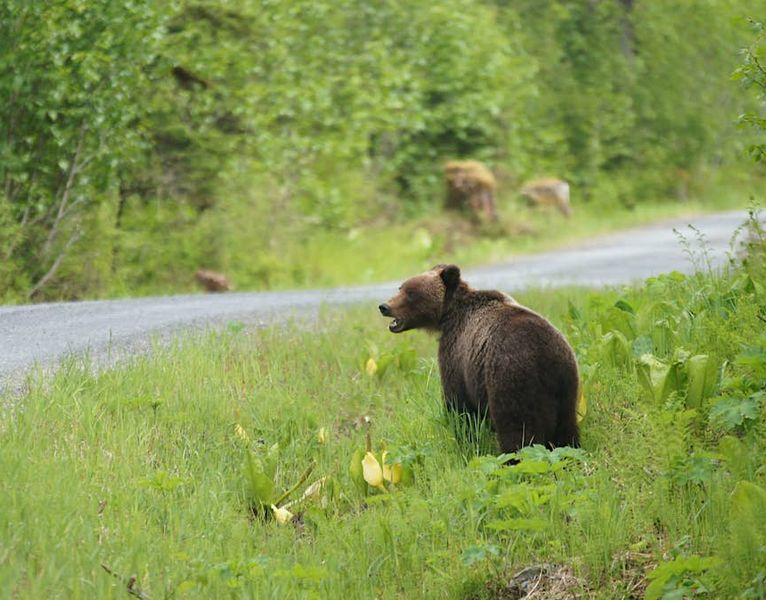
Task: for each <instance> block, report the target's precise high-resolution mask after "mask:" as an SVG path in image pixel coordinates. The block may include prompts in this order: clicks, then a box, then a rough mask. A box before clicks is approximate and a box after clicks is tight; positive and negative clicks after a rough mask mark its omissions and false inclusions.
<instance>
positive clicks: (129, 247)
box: [0, 0, 766, 301]
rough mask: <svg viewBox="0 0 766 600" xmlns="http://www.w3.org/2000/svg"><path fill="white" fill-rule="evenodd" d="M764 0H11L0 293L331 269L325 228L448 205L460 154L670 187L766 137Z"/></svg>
mask: <svg viewBox="0 0 766 600" xmlns="http://www.w3.org/2000/svg"><path fill="white" fill-rule="evenodd" d="M747 4H748V6H746V7H743V5H742V3H741V2H738V1H736V0H699V1H695V2H689V1H684V0H678V1H663V2H656V1H655V2H653V1H650V0H644V1H641V0H515V1H511V0H495V1H494V2H492V1H489V0H487V1H484V2H479V1H469V0H444V1H441V2H430V1H428V2H426V1H422V0H407V1H406V2H405V1H399V0H391V1H387V2H379V3H378V2H375V3H370V2H366V1H364V2H362V1H358V0H338V1H336V0H332V1H331V0H327V1H325V0H305V1H304V0H289V1H279V0H273V1H268V0H242V1H240V2H231V1H227V0H173V1H171V0H166V1H164V2H150V1H148V0H131V1H126V2H112V1H110V0H65V1H61V2H56V3H46V2H28V1H27V0H5V1H4V2H3V3H2V4H0V301H2V300H4V301H19V300H25V299H33V300H43V299H50V298H81V297H99V296H105V295H120V294H126V293H150V292H155V293H156V292H161V291H178V290H184V289H191V287H192V286H193V279H192V274H193V273H194V271H195V270H196V269H197V268H200V267H207V268H214V269H219V270H222V271H224V272H226V273H227V274H230V275H233V276H234V279H235V280H236V281H237V283H238V285H239V286H240V287H252V288H266V287H270V286H274V285H311V284H316V283H317V282H321V281H322V279H321V274H317V273H315V272H313V271H311V270H310V269H308V268H307V267H306V266H305V265H304V264H303V263H302V261H301V260H300V256H301V252H302V251H303V252H309V251H310V250H309V249H308V246H306V244H307V243H308V241H309V240H311V239H312V237H314V236H316V235H319V234H320V233H321V234H323V235H339V236H343V235H345V236H348V235H349V232H354V231H357V230H358V229H357V228H359V227H364V226H368V227H370V226H373V225H374V226H375V227H386V226H388V225H392V224H396V223H398V222H402V221H408V220H413V219H418V218H423V217H424V216H427V215H433V214H436V213H438V211H440V210H441V207H442V202H443V196H444V193H443V184H442V180H441V169H442V164H443V162H444V161H445V160H447V159H452V158H473V159H479V160H482V161H484V162H485V163H486V164H488V165H489V166H490V167H491V168H492V169H493V171H494V172H495V174H496V175H497V177H498V179H499V181H500V183H501V186H502V187H503V189H506V190H513V189H517V188H518V185H519V184H520V183H521V182H522V181H523V180H524V179H526V178H528V177H533V176H539V175H541V174H552V175H556V176H558V177H563V178H566V179H567V180H568V181H570V182H571V183H572V186H573V188H576V189H578V190H582V193H581V196H580V198H579V201H580V202H582V203H591V204H594V205H598V206H599V207H602V208H603V210H604V211H611V210H615V211H616V210H630V209H631V208H632V207H635V206H636V205H640V204H641V203H645V202H657V201H669V202H670V201H672V202H677V201H679V197H680V196H685V195H686V193H687V192H686V188H688V187H689V186H691V187H693V185H694V182H695V181H699V180H701V179H702V177H703V174H704V173H708V172H710V171H711V170H726V169H729V170H731V171H732V172H736V170H737V168H738V165H744V164H745V161H746V160H747V157H746V150H747V149H748V147H749V148H750V150H751V153H755V154H758V152H760V150H761V147H760V146H758V144H757V143H756V142H757V139H756V140H755V141H753V140H749V139H748V134H746V133H745V134H743V133H742V132H741V131H738V130H737V128H738V127H739V126H741V125H742V123H748V122H750V123H753V122H755V123H756V124H758V123H759V121H758V119H759V117H758V116H757V111H756V109H757V106H758V104H757V102H758V99H757V98H755V97H753V96H752V95H750V94H748V93H747V92H746V91H744V90H743V89H742V86H739V85H737V83H735V82H733V81H732V73H733V72H735V69H737V67H738V66H741V65H742V64H743V57H742V54H741V49H742V48H743V47H746V46H747V45H748V43H749V42H750V41H752V39H753V37H754V34H753V32H752V31H751V30H750V28H751V27H752V23H749V22H748V20H747V17H748V16H753V17H757V16H759V15H762V14H763V13H764V9H766V0H756V1H753V2H749V3H747ZM749 56H750V58H752V56H753V55H752V54H751V55H749ZM748 64H749V68H751V69H755V70H756V71H758V69H759V68H760V65H759V63H758V61H757V57H756V60H755V62H753V61H752V60H751V61H750V62H749V63H748ZM747 73H748V71H747V70H742V69H740V71H738V76H739V77H741V78H742V77H744V78H745V79H747ZM739 115H746V116H744V117H741V118H740V119H739V120H738V118H737V117H738V116H739ZM747 115H749V116H747ZM742 169H745V167H744V166H742ZM747 169H749V170H751V171H752V170H753V167H752V165H749V166H748V167H747ZM681 188H683V190H684V191H683V192H682V193H681V192H679V189H681ZM680 199H683V198H680ZM744 201H745V199H743V202H744Z"/></svg>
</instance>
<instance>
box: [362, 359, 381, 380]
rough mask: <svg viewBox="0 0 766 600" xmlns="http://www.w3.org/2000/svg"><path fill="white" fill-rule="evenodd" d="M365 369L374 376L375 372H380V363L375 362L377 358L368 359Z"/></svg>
mask: <svg viewBox="0 0 766 600" xmlns="http://www.w3.org/2000/svg"><path fill="white" fill-rule="evenodd" d="M364 370H365V371H367V374H368V375H369V376H370V377H372V376H373V375H375V373H377V372H378V363H376V362H375V359H374V358H372V357H370V358H369V359H368V360H367V364H366V365H365V366H364Z"/></svg>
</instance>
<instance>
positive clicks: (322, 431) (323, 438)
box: [317, 427, 327, 444]
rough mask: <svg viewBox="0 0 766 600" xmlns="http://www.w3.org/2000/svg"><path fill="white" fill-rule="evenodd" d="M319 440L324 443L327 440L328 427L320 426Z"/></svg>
mask: <svg viewBox="0 0 766 600" xmlns="http://www.w3.org/2000/svg"><path fill="white" fill-rule="evenodd" d="M317 441H318V442H319V443H320V444H324V443H325V442H326V441H327V427H320V428H319V431H318V432H317Z"/></svg>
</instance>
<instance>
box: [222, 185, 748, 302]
mask: <svg viewBox="0 0 766 600" xmlns="http://www.w3.org/2000/svg"><path fill="white" fill-rule="evenodd" d="M759 185H760V184H756V183H755V180H753V179H752V178H750V177H748V176H747V175H745V174H741V173H739V174H738V173H736V172H733V171H721V172H718V171H711V172H709V173H707V174H706V175H705V176H704V177H702V176H701V178H700V180H699V181H697V182H696V185H695V187H694V188H693V189H692V191H691V194H690V197H689V200H688V201H686V202H679V201H678V200H677V199H674V198H668V199H663V200H659V201H655V202H649V201H644V202H640V203H637V204H636V205H635V206H634V207H632V208H630V209H628V208H625V207H624V206H623V205H621V204H620V203H619V202H618V201H617V200H615V198H614V195H615V194H616V193H617V192H616V191H615V190H614V189H609V190H593V197H592V198H591V199H590V200H589V201H587V202H586V201H584V200H583V199H581V198H579V197H577V196H576V195H575V197H573V205H574V207H575V208H574V215H573V217H572V218H571V219H566V218H564V217H563V216H562V215H560V214H558V213H557V212H555V211H552V210H544V209H536V210H531V209H529V208H527V207H526V206H524V205H523V204H522V202H521V201H520V200H519V198H517V197H516V196H514V195H513V194H509V193H505V194H501V195H500V197H499V198H498V210H499V222H498V223H497V224H496V225H495V226H489V227H488V226H483V227H482V226H475V225H471V224H470V223H469V222H468V221H466V219H465V218H462V217H459V216H457V215H451V214H443V213H440V214H432V215H429V216H425V217H421V218H417V219H412V220H407V221H406V222H403V223H398V224H387V225H381V224H380V223H375V224H373V225H370V226H367V227H364V226H361V227H358V228H354V229H352V230H350V231H348V232H343V231H327V230H323V229H320V228H317V229H315V230H313V231H308V232H305V235H303V236H301V237H300V239H293V240H291V241H285V243H284V244H282V245H281V246H280V250H279V255H278V257H275V258H274V260H273V261H271V262H270V263H268V264H267V265H266V266H265V267H264V269H265V270H266V271H268V276H267V278H268V286H270V287H273V288H284V287H296V286H298V287H317V286H337V285H347V284H363V283H375V282H379V281H386V280H396V279H401V278H403V277H407V276H409V275H411V274H412V273H418V272H421V271H423V270H425V269H428V268H430V267H432V266H433V265H434V264H437V263H440V262H453V263H457V264H460V265H461V266H464V267H468V266H474V265H479V264H487V263H492V262H498V261H502V260H507V259H508V258H509V257H511V256H514V255H517V254H523V253H531V252H539V251H542V250H549V249H552V248H556V247H561V246H565V245H568V244H573V243H577V242H580V241H587V240H589V239H591V238H592V237H593V236H596V235H600V234H605V233H609V232H612V231H615V230H619V229H625V228H629V227H633V226H637V225H642V224H646V223H652V222H656V221H660V220H662V219H668V218H673V217H680V216H693V215H697V214H703V213H706V212H712V211H717V210H732V209H743V210H744V208H745V206H746V201H745V202H743V198H747V197H748V196H749V195H750V194H752V193H753V190H755V189H757V188H758V186H759ZM573 193H574V192H573ZM242 266H245V267H246V265H242ZM229 268H230V270H231V275H232V277H233V279H234V280H235V281H237V282H239V283H240V287H241V288H243V289H244V288H248V287H253V286H254V287H256V288H257V287H260V286H259V285H258V284H257V283H256V282H252V281H249V280H250V279H251V275H249V274H247V273H242V274H241V275H238V273H237V270H238V269H239V268H240V265H239V264H238V263H233V264H231V265H229Z"/></svg>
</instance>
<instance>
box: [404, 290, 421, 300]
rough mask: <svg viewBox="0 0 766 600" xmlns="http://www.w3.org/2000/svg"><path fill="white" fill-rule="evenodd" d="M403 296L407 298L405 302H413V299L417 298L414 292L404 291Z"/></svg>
mask: <svg viewBox="0 0 766 600" xmlns="http://www.w3.org/2000/svg"><path fill="white" fill-rule="evenodd" d="M404 294H405V295H406V296H407V300H410V301H412V300H414V299H415V298H417V296H418V295H417V294H416V293H415V292H413V291H412V290H405V291H404Z"/></svg>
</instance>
